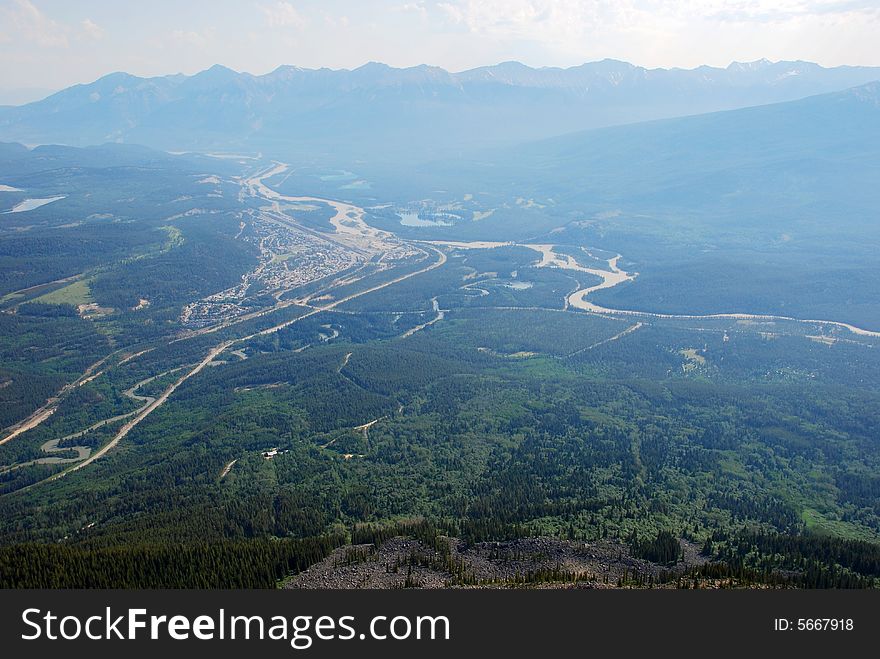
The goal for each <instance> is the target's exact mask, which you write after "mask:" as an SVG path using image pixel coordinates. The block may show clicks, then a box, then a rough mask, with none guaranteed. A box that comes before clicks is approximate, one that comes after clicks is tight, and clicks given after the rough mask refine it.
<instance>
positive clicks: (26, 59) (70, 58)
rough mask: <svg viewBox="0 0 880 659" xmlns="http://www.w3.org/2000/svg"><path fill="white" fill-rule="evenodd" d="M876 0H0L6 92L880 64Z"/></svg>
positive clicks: (0, 73)
mask: <svg viewBox="0 0 880 659" xmlns="http://www.w3.org/2000/svg"><path fill="white" fill-rule="evenodd" d="M878 35H880V0H446V1H444V2H437V1H433V0H409V1H407V0H349V1H343V0H150V1H149V2H140V1H130V2H129V1H125V2H120V1H119V0H76V1H75V2H72V1H70V0H0V63H2V66H0V90H11V89H17V88H44V89H58V88H61V87H65V86H68V85H70V84H73V83H76V82H88V81H91V80H94V79H95V78H98V77H100V76H101V75H104V74H106V73H109V72H111V71H118V70H124V71H128V72H130V73H135V74H138V75H157V74H165V73H176V72H183V73H194V72H196V71H198V70H201V69H204V68H207V67H209V66H211V65H212V64H215V63H221V64H225V65H226V66H229V67H232V68H234V69H236V70H244V71H250V72H252V73H265V72H267V71H270V70H272V69H274V68H275V67H276V66H278V65H280V64H296V65H299V66H306V67H320V66H328V67H333V68H339V67H346V68H352V67H356V66H359V65H361V64H363V63H365V62H367V61H370V60H377V61H382V62H386V63H388V64H391V65H394V66H410V65H415V64H421V63H427V64H436V65H439V66H443V67H444V68H447V69H450V70H462V69H466V68H470V67H474V66H480V65H484V64H494V63H497V62H500V61H504V60H511V59H516V60H519V61H522V62H525V63H526V64H530V65H532V66H541V65H556V66H568V65H575V64H581V63H583V62H585V61H591V60H596V59H603V58H605V57H613V58H617V59H623V60H627V61H630V62H633V63H635V64H641V65H644V66H649V67H654V66H664V67H668V66H681V67H693V66H697V65H699V64H704V63H705V64H712V65H720V66H726V65H727V64H729V63H730V62H731V61H733V60H738V61H750V60H755V59H759V58H761V57H766V58H768V59H771V60H778V59H805V60H811V61H816V62H819V63H820V64H823V65H826V66H832V65H837V64H872V65H880V45H878V41H880V40H878Z"/></svg>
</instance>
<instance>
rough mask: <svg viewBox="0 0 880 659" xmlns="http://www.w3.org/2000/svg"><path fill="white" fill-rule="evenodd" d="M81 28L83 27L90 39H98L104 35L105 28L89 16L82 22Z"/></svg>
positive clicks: (84, 32)
mask: <svg viewBox="0 0 880 659" xmlns="http://www.w3.org/2000/svg"><path fill="white" fill-rule="evenodd" d="M80 28H81V29H82V33H83V34H84V35H85V36H86V37H88V38H89V39H95V40H98V39H102V38H103V37H104V30H103V28H101V26H100V25H98V24H97V23H95V22H94V21H93V20H92V19H90V18H87V19H85V20H84V21H83V22H82V23H80Z"/></svg>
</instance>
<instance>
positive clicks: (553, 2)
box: [434, 0, 880, 61]
mask: <svg viewBox="0 0 880 659" xmlns="http://www.w3.org/2000/svg"><path fill="white" fill-rule="evenodd" d="M434 8H435V9H436V10H437V11H438V15H439V16H440V17H441V18H442V19H444V20H445V22H446V24H447V25H450V26H453V27H454V28H455V29H456V30H464V31H465V32H466V33H470V34H474V35H478V36H480V37H482V38H485V39H489V40H493V41H496V42H499V43H517V42H520V43H521V42H531V43H534V44H538V45H540V47H541V48H543V49H545V50H547V51H549V52H556V53H568V54H570V55H577V54H589V55H590V56H594V57H599V56H612V57H613V56H623V57H626V56H627V53H632V55H630V57H637V56H647V57H651V56H652V55H656V54H659V53H661V52H672V51H677V52H682V50H681V47H682V46H683V45H690V47H691V49H692V50H699V51H700V53H694V54H695V55H698V56H699V57H702V58H703V59H704V61H705V59H706V55H707V53H706V50H707V48H709V49H711V44H712V39H711V38H710V37H709V35H710V34H717V35H720V34H723V35H724V36H725V37H726V39H727V43H725V44H723V45H724V46H727V47H728V48H729V47H730V46H735V45H736V44H737V43H739V45H740V47H744V48H750V47H752V46H754V47H763V48H766V49H767V50H768V51H769V50H770V48H769V46H771V45H774V44H775V41H778V39H776V40H774V38H773V37H774V34H773V32H772V31H773V30H777V31H782V33H786V34H790V35H795V34H804V35H806V34H807V33H810V34H813V33H814V32H816V31H818V30H820V29H821V28H822V26H827V27H832V26H833V27H835V28H838V29H840V30H841V31H842V32H843V31H849V32H853V33H855V32H858V31H861V30H862V29H863V28H864V26H865V25H873V26H876V27H877V28H878V29H880V2H878V0H445V1H442V2H436V3H434ZM776 36H778V35H776ZM807 39H808V37H806V36H804V40H803V44H802V45H806V42H807ZM720 45H721V44H719V46H720ZM768 54H769V53H768Z"/></svg>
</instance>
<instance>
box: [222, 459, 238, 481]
mask: <svg viewBox="0 0 880 659" xmlns="http://www.w3.org/2000/svg"><path fill="white" fill-rule="evenodd" d="M236 462H238V458H236V459H235V460H232V461H231V462H230V463H229V464H227V465H226V466H225V467H223V471H221V472H220V480H223V479H224V478H226V477H227V476H228V475H229V472H230V471H232V468H233V467H234V466H235V463H236Z"/></svg>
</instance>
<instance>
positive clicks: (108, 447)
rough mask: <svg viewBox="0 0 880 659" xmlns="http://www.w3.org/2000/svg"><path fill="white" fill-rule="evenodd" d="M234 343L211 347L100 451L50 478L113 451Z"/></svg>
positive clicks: (57, 477) (56, 477) (55, 478)
mask: <svg viewBox="0 0 880 659" xmlns="http://www.w3.org/2000/svg"><path fill="white" fill-rule="evenodd" d="M232 343H233V342H232V341H224V342H223V343H221V344H220V345H217V346H215V347H213V348H212V349H211V351H210V352H209V353H208V355H207V357H205V358H204V359H203V360H202V361H200V362H199V363H198V364H197V365H196V367H195V368H193V369H192V370H191V371H188V372H187V373H185V374H184V375H182V376H181V377H180V378H178V379H177V380H176V381H175V382H173V383H172V384H170V385H169V386H168V388H167V389H165V391H163V392H162V395H160V396H159V397H158V398H156V399H154V400H152V401H151V402H149V403H147V404H146V405H145V406H144V407H142V408H141V409H140V410H138V411H137V413H136V414H135V417H134V418H133V419H132V420H131V421H128V422H127V423H126V424H125V425H123V426H122V428H120V429H119V431H118V432H117V433H116V435H114V437H113V439H111V440H110V441H109V442H108V443H107V444H105V445H104V446H102V447H101V448H100V449H99V450H98V451H96V452H95V453H93V454H92V455H91V456H90V457H89V458H87V459H86V460H83V461H82V462H80V463H78V464H76V465H74V466H73V467H71V468H70V469H67V470H66V471H62V472H61V473H60V474H55V475H54V476H52V477H51V478H49V479H48V480H50V481H55V480H58V479H59V478H63V477H64V476H66V475H67V474H71V473H73V472H74V471H78V470H80V469H82V468H83V467H86V466H88V465H90V464H92V463H93V462H94V461H95V460H99V459H100V458H102V457H103V456H105V455H106V454H107V453H108V452H109V451H112V450H113V449H114V448H115V447H116V445H117V444H119V442H120V441H122V439H123V438H124V437H125V436H126V435H127V434H128V433H130V432H131V431H132V429H134V428H135V427H136V426H137V425H138V424H139V423H140V422H141V421H143V420H144V419H146V418H147V417H148V416H149V415H150V414H151V413H152V412H153V411H155V410H156V409H158V408H159V407H161V406H162V405H163V404H164V403H165V401H166V400H168V398H169V397H170V396H171V394H173V393H174V392H175V391H176V390H177V388H178V387H179V386H180V385H182V384H183V383H184V382H186V381H187V380H189V379H190V378H191V377H193V376H194V375H197V374H198V373H200V372H201V371H202V370H203V369H204V368H205V367H206V366H207V365H208V364H210V363H211V362H212V361H214V359H215V358H216V357H217V355H219V354H220V353H222V352H223V351H224V350H226V349H227V348H228V347H229V346H230V345H232ZM156 377H159V376H156ZM143 399H144V400H147V399H148V397H146V396H145V397H143Z"/></svg>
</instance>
